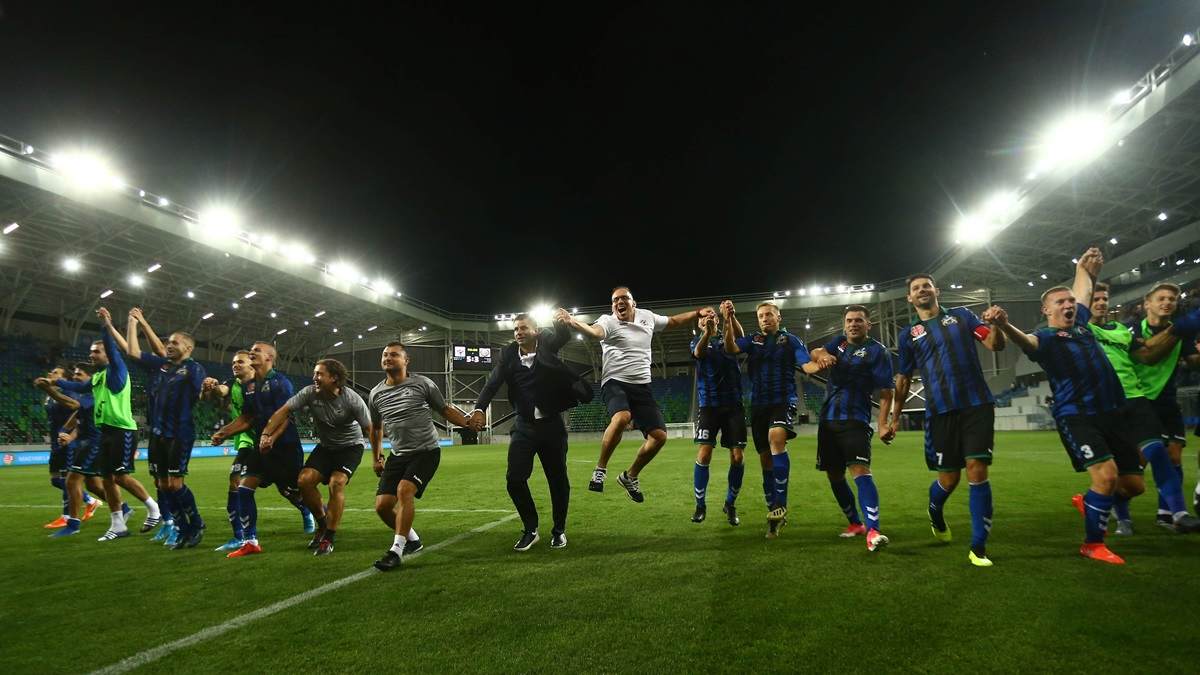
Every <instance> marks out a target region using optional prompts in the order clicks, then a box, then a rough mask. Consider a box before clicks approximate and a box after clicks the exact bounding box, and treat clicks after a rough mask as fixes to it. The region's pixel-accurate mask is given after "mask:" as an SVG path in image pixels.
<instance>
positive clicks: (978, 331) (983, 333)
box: [971, 326, 992, 342]
mask: <svg viewBox="0 0 1200 675" xmlns="http://www.w3.org/2000/svg"><path fill="white" fill-rule="evenodd" d="M971 332H973V333H975V339H976V340H979V341H980V342H983V341H984V340H986V339H987V338H988V336H989V335H991V334H992V329H991V328H988V327H987V326H976V327H975V330H974V331H971Z"/></svg>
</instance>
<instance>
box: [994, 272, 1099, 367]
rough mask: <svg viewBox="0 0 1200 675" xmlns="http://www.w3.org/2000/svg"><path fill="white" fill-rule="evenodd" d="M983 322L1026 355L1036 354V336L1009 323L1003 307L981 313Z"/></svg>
mask: <svg viewBox="0 0 1200 675" xmlns="http://www.w3.org/2000/svg"><path fill="white" fill-rule="evenodd" d="M1089 285H1090V284H1089ZM1087 293H1088V295H1091V293H1092V291H1091V289H1090V288H1089V289H1087ZM983 320H984V321H987V322H988V323H990V324H992V325H993V326H995V327H996V328H998V329H999V330H1001V331H1004V334H1005V335H1006V336H1007V337H1008V339H1010V340H1012V341H1013V344H1015V345H1017V346H1018V347H1020V348H1021V351H1023V352H1025V353H1026V354H1033V353H1035V352H1037V348H1038V339H1037V336H1036V335H1029V334H1028V333H1025V332H1024V331H1022V330H1021V329H1019V328H1017V327H1016V326H1014V325H1012V324H1011V323H1009V322H1008V312H1006V311H1004V308H1003V307H1000V306H999V305H992V306H991V307H988V308H987V310H986V311H984V313H983Z"/></svg>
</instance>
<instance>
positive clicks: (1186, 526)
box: [1175, 515, 1200, 534]
mask: <svg viewBox="0 0 1200 675" xmlns="http://www.w3.org/2000/svg"><path fill="white" fill-rule="evenodd" d="M1175 531H1176V532H1179V533H1182V534H1188V533H1192V532H1200V518H1197V517H1196V516H1191V515H1183V516H1180V517H1179V520H1176V521H1175Z"/></svg>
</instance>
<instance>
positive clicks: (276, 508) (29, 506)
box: [0, 504, 513, 513]
mask: <svg viewBox="0 0 1200 675" xmlns="http://www.w3.org/2000/svg"><path fill="white" fill-rule="evenodd" d="M61 508H62V504H0V509H61ZM258 510H259V511H295V510H296V507H294V506H260V507H258ZM342 510H343V511H346V512H361V513H375V509H359V508H351V507H346V508H345V509H342ZM421 513H513V510H512V509H421Z"/></svg>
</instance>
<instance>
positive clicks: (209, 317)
mask: <svg viewBox="0 0 1200 675" xmlns="http://www.w3.org/2000/svg"><path fill="white" fill-rule="evenodd" d="M211 318H213V312H209V313H207V314H205V315H204V316H202V317H200V320H201V321H208V320H209V319H211Z"/></svg>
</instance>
